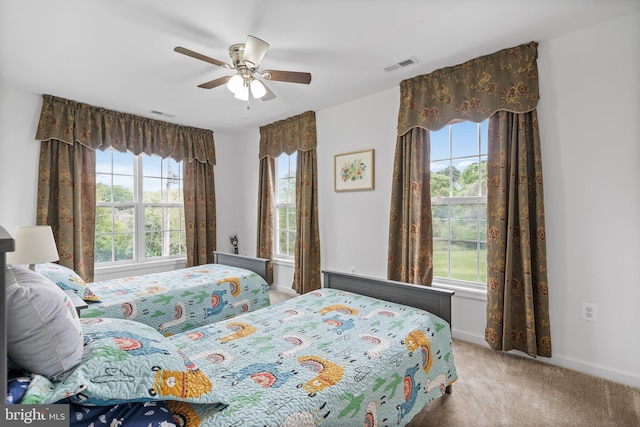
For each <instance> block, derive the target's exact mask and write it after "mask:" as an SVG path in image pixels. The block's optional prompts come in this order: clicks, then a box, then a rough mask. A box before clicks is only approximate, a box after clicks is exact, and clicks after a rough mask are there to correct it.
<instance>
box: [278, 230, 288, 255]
mask: <svg viewBox="0 0 640 427" xmlns="http://www.w3.org/2000/svg"><path fill="white" fill-rule="evenodd" d="M278 248H279V252H280V254H282V255H286V254H287V232H286V231H279V232H278Z"/></svg>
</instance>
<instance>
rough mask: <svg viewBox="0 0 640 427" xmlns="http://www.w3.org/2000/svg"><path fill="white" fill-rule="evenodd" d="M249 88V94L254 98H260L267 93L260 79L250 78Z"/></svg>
mask: <svg viewBox="0 0 640 427" xmlns="http://www.w3.org/2000/svg"><path fill="white" fill-rule="evenodd" d="M250 88H251V95H252V96H253V97H254V98H256V99H260V98H262V97H263V96H265V95H266V94H267V89H266V88H265V87H264V84H263V83H262V82H261V81H260V80H255V79H254V80H251V84H250Z"/></svg>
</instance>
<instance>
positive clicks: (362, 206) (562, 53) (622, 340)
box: [0, 13, 640, 387]
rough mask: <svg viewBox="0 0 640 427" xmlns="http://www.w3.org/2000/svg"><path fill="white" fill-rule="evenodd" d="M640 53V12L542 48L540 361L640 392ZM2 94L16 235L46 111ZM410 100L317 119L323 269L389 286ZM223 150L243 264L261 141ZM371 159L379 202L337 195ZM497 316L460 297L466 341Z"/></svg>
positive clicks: (456, 318)
mask: <svg viewBox="0 0 640 427" xmlns="http://www.w3.org/2000/svg"><path fill="white" fill-rule="evenodd" d="M638 40H640V14H639V13H636V14H633V15H630V16H627V17H624V18H621V19H617V20H614V21H611V22H608V23H605V24H602V25H598V26H594V27H591V28H588V29H585V30H582V31H579V32H576V33H573V34H569V35H565V36H562V37H557V38H554V39H551V40H541V41H539V42H540V45H539V61H538V64H539V72H540V86H541V87H540V90H541V100H540V103H539V107H538V115H539V119H540V133H541V138H542V144H543V145H542V155H543V167H544V174H545V177H544V179H545V206H546V223H547V251H548V269H549V288H550V304H551V307H550V309H551V330H552V340H553V354H554V356H553V358H551V359H546V358H539V360H541V361H543V362H550V363H553V364H557V365H561V366H565V367H569V368H572V369H576V370H579V371H583V372H586V373H591V374H594V375H598V376H602V377H605V378H609V379H613V380H615V381H619V382H623V383H626V384H630V385H633V386H635V387H640V333H639V332H638V325H640V310H639V309H638V303H639V302H640V280H639V279H638V269H637V265H638V262H639V260H640V245H638V239H639V238H640V224H639V222H638V219H639V218H640V189H639V183H640V168H639V167H638V164H639V163H640V124H639V121H638V117H640V103H639V102H638V99H640V82H639V81H640V79H638V76H639V75H640V50H639V49H638ZM523 42H525V41H523ZM505 47H508V46H505ZM452 65H454V64H452ZM0 95H2V96H0V113H1V114H0V200H2V207H3V209H0V224H2V225H3V226H5V228H7V230H9V231H10V232H11V231H12V230H13V228H14V227H15V226H16V225H19V224H28V223H33V222H34V221H35V191H36V177H37V156H38V146H37V144H36V143H35V142H34V141H33V135H34V133H35V126H36V123H37V118H38V113H39V110H40V105H41V104H40V102H41V101H40V96H39V95H36V94H31V93H24V92H21V91H20V90H19V89H16V88H12V89H8V88H7V87H0ZM398 98H399V90H398V89H393V90H388V91H385V92H381V93H378V94H375V95H372V96H369V97H367V98H363V99H360V100H357V101H354V102H351V103H348V104H343V105H339V106H335V107H333V108H329V109H326V110H323V111H317V112H316V115H317V122H318V143H319V146H318V172H319V181H320V188H319V192H320V194H319V203H320V207H319V213H320V233H321V244H322V268H323V269H331V270H339V271H348V268H349V267H351V266H354V267H356V270H357V272H358V273H359V274H364V275H369V276H376V277H385V276H386V251H387V231H388V216H389V213H388V211H389V198H390V177H391V168H392V162H393V151H394V145H395V129H396V122H397V114H398V106H399V101H398ZM214 137H215V141H216V151H217V166H216V190H217V200H216V202H217V207H218V248H219V249H220V250H228V243H227V242H228V240H227V239H228V235H229V234H230V233H232V232H237V233H238V236H239V237H240V252H241V253H246V254H247V255H255V235H256V206H257V179H258V178H257V177H258V173H257V170H258V160H257V155H256V153H257V144H258V138H259V137H258V131H257V130H256V132H255V133H251V134H248V135H243V136H241V137H230V136H225V135H218V134H214ZM368 148H374V149H375V150H376V151H375V155H376V162H375V170H376V182H375V190H373V191H363V192H350V193H335V192H334V191H333V156H334V155H335V154H339V153H344V152H349V151H354V150H360V149H368ZM238 159H242V160H241V161H239V160H238ZM230 183H234V184H233V185H230ZM227 185H229V186H227ZM280 276H281V277H284V276H286V274H285V273H283V274H281V275H280ZM277 280H278V279H277ZM287 282H289V283H288V284H290V280H282V281H278V282H277V283H278V285H280V286H287V285H288V284H287ZM582 302H591V303H596V304H597V305H598V316H599V320H598V322H587V321H583V320H581V319H580V306H581V303H582ZM484 312H485V302H484V301H483V300H482V299H473V298H467V297H466V296H464V295H463V294H462V293H458V294H457V295H456V297H454V302H453V322H454V324H453V326H454V336H457V337H460V338H463V339H467V340H470V341H474V342H478V343H480V344H484V338H483V336H484Z"/></svg>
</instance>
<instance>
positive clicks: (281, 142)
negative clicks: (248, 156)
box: [258, 111, 320, 293]
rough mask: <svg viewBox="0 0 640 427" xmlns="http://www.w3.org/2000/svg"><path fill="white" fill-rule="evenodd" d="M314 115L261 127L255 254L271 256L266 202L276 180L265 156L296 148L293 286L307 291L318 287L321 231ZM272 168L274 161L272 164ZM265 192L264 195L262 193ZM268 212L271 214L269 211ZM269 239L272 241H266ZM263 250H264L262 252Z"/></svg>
mask: <svg viewBox="0 0 640 427" xmlns="http://www.w3.org/2000/svg"><path fill="white" fill-rule="evenodd" d="M316 145H317V138H316V115H315V113H314V112H313V111H307V112H305V113H302V114H300V115H299V116H294V117H289V118H287V119H285V120H280V121H277V122H275V123H272V124H270V125H266V126H262V127H261V128H260V152H259V155H258V156H259V158H260V160H261V168H262V169H261V173H260V176H261V181H260V184H259V185H260V191H261V194H260V195H259V199H258V200H259V206H258V212H259V217H258V229H259V232H258V253H259V256H261V257H263V258H267V259H271V258H272V252H268V253H267V252H266V250H269V251H271V249H272V246H271V245H272V243H271V242H272V241H273V229H271V230H265V228H269V227H271V228H272V227H273V221H268V215H269V209H270V208H269V205H265V203H269V204H270V205H271V203H272V202H271V200H272V198H273V191H274V183H273V181H272V182H271V183H268V182H265V180H267V179H270V180H275V177H273V169H271V172H269V171H268V170H265V168H266V166H264V162H263V161H262V160H263V159H264V158H265V157H270V158H272V159H275V158H277V157H278V156H280V154H282V153H286V154H292V153H293V152H295V151H298V163H297V171H296V209H297V210H296V227H297V228H296V243H295V249H294V251H295V271H294V283H293V289H295V290H296V291H297V292H299V293H306V292H309V291H312V290H315V289H319V288H320V233H319V227H318V206H317V205H318V196H317V194H318V188H317V187H318V177H317V166H316V163H317V161H316ZM271 167H273V163H271ZM264 191H268V192H269V193H270V194H269V195H267V196H265V195H263V194H262V192H264ZM271 215H273V214H272V213H271ZM266 239H270V240H271V242H267V241H266ZM262 250H264V251H265V252H261V251H262Z"/></svg>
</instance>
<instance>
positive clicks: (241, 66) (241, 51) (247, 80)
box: [173, 36, 311, 101]
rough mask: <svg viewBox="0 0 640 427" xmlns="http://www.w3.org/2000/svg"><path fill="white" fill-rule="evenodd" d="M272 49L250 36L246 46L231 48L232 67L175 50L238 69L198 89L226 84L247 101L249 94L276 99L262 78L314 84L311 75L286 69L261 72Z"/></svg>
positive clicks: (200, 56) (178, 49)
mask: <svg viewBox="0 0 640 427" xmlns="http://www.w3.org/2000/svg"><path fill="white" fill-rule="evenodd" d="M268 49H269V43H267V42H265V41H264V40H261V39H259V38H257V37H254V36H248V37H247V41H246V43H238V44H234V45H231V46H230V47H229V56H230V57H231V65H230V64H227V63H226V62H223V61H220V60H217V59H214V58H211V57H209V56H206V55H203V54H201V53H198V52H194V51H192V50H189V49H186V48H184V47H182V46H177V47H175V48H174V49H173V50H174V51H176V52H178V53H182V54H183V55H187V56H190V57H192V58H196V59H199V60H201V61H205V62H208V63H210V64H213V65H217V66H219V67H223V68H227V69H230V70H236V74H235V75H233V76H223V77H218V78H217V79H214V80H211V81H209V82H205V83H202V84H199V85H198V87H201V88H203V89H212V88H214V87H218V86H221V85H223V84H225V83H226V85H227V87H228V88H229V90H230V91H231V92H233V93H234V95H235V97H236V98H238V99H240V100H243V101H248V100H249V94H251V96H252V97H253V98H259V99H262V100H263V101H268V100H270V99H274V98H275V97H276V95H275V94H274V93H273V92H272V91H271V89H269V88H268V87H267V85H265V84H264V82H263V81H262V79H264V80H272V81H279V82H289V83H302V84H309V83H310V82H311V74H310V73H304V72H299V71H282V70H263V71H259V67H260V63H261V62H262V59H263V58H264V56H265V54H266V53H267V50H268Z"/></svg>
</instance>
